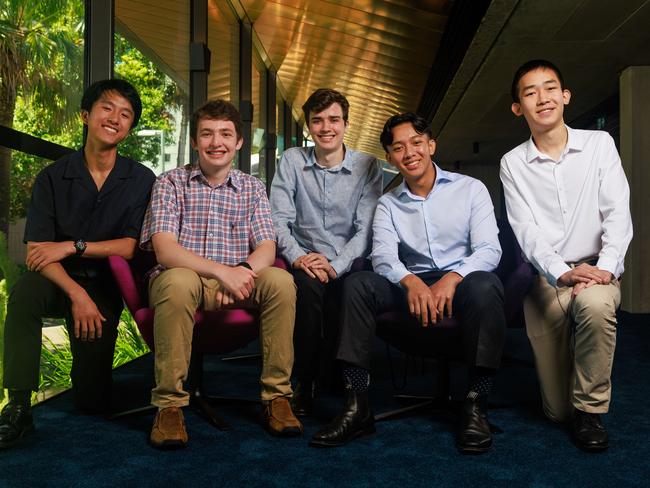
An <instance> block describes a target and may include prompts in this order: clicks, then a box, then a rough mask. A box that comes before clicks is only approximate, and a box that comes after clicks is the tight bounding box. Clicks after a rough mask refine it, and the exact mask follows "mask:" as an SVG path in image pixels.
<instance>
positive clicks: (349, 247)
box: [270, 88, 382, 416]
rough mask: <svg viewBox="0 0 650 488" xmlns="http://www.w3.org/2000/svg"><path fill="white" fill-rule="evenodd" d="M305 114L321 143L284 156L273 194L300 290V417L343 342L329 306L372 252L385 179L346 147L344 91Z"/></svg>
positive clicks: (319, 95)
mask: <svg viewBox="0 0 650 488" xmlns="http://www.w3.org/2000/svg"><path fill="white" fill-rule="evenodd" d="M302 109H303V112H304V114H305V122H306V123H307V128H308V129H309V133H310V135H311V137H312V140H313V141H314V144H315V146H314V147H298V148H291V149H288V150H286V151H285V152H284V154H283V155H282V159H281V160H280V164H279V165H278V169H277V172H276V174H275V177H274V179H273V184H272V186H271V197H270V200H271V208H272V217H273V224H274V226H275V230H276V233H277V235H278V248H279V251H280V254H281V255H282V257H283V258H284V259H286V260H287V262H288V263H289V265H290V266H291V268H292V272H293V276H294V280H295V283H296V285H297V288H298V295H297V303H296V323H295V329H294V350H295V363H294V368H293V376H294V378H295V380H296V385H295V388H294V396H293V400H292V406H293V411H294V413H295V414H296V415H299V416H304V415H308V414H309V413H310V411H311V408H312V404H313V395H314V381H315V380H316V378H317V376H318V374H319V371H318V366H319V364H320V363H327V358H328V356H331V355H332V353H333V351H332V349H333V345H334V341H335V340H336V337H337V330H336V329H337V327H336V325H337V321H338V317H327V313H326V311H327V310H328V309H332V307H327V305H326V304H327V303H328V302H329V303H332V302H333V303H336V302H337V301H338V296H339V295H340V290H341V283H342V282H343V281H344V280H345V278H346V277H347V276H348V274H349V272H350V268H351V266H352V262H353V261H354V259H356V258H358V257H365V256H366V255H367V254H368V251H369V248H370V232H371V224H372V216H373V214H374V211H375V207H376V205H377V199H378V198H379V196H380V195H381V182H382V172H381V167H380V166H379V163H378V162H377V160H376V158H374V157H373V156H370V155H368V154H364V153H360V152H357V151H353V150H351V149H349V148H347V147H346V146H345V145H344V144H343V137H344V135H345V132H346V130H347V128H348V111H349V103H348V101H347V99H346V98H345V97H344V96H343V95H342V94H341V93H339V92H337V91H336V90H332V89H329V88H321V89H318V90H316V91H315V92H314V93H312V94H311V96H310V97H309V98H308V99H307V101H306V102H305V104H304V105H303V107H302ZM332 329H334V330H332ZM327 344H330V347H329V353H328V347H327ZM319 356H321V357H320V358H319ZM321 373H327V371H324V372H321Z"/></svg>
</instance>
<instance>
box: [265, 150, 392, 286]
mask: <svg viewBox="0 0 650 488" xmlns="http://www.w3.org/2000/svg"><path fill="white" fill-rule="evenodd" d="M381 185H382V171H381V166H380V164H379V162H378V161H377V159H376V158H375V157H374V156H370V155H369V154H364V153H361V152H357V151H353V150H351V149H347V148H346V150H345V158H344V159H343V162H342V163H341V164H339V165H337V166H335V167H333V168H325V167H323V166H320V165H319V164H317V163H316V156H315V151H314V148H313V147H307V148H305V147H300V148H298V147H295V148H291V149H287V150H286V151H284V153H283V154H282V158H281V160H280V163H279V165H278V167H277V169H276V173H275V177H274V178H273V183H272V185H271V196H270V201H271V212H272V218H273V225H274V226H275V231H276V233H277V235H278V248H279V251H280V253H281V255H282V257H284V258H285V259H286V260H287V261H288V262H289V264H291V263H293V262H294V261H295V260H296V259H298V258H299V257H300V256H302V255H304V254H306V253H309V252H317V253H320V254H323V255H324V256H325V257H327V259H328V260H329V261H330V264H331V265H332V267H333V268H334V270H335V271H336V274H337V275H338V276H341V275H342V274H343V273H345V272H347V271H348V270H349V269H350V266H351V265H352V261H353V260H354V259H355V258H357V257H359V256H366V255H367V254H368V251H369V249H370V240H371V232H372V217H373V214H374V211H375V207H376V205H377V199H378V198H379V196H380V195H381V190H382V188H381Z"/></svg>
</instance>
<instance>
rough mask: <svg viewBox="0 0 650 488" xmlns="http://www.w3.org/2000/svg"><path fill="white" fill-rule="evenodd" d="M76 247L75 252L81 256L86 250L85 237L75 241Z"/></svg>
mask: <svg viewBox="0 0 650 488" xmlns="http://www.w3.org/2000/svg"><path fill="white" fill-rule="evenodd" d="M74 249H75V251H76V252H75V254H76V255H77V256H81V255H82V254H83V253H84V252H86V241H84V240H83V239H77V240H76V241H74Z"/></svg>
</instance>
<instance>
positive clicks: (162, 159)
mask: <svg viewBox="0 0 650 488" xmlns="http://www.w3.org/2000/svg"><path fill="white" fill-rule="evenodd" d="M115 16H116V31H117V32H116V34H115V76H116V77H118V78H123V79H125V80H127V81H129V82H130V83H132V84H133V85H134V86H135V87H136V88H137V90H138V92H139V93H140V97H141V98H142V117H141V119H140V123H139V124H138V126H137V127H136V129H135V130H134V131H132V132H131V134H130V135H129V137H128V138H127V139H126V140H125V141H124V142H122V144H121V146H120V153H121V154H124V155H126V156H130V157H132V158H133V159H135V160H136V161H140V162H142V163H143V164H145V165H147V166H149V167H151V168H152V169H153V170H154V172H155V173H156V174H159V173H161V172H162V171H166V170H169V169H171V168H173V167H176V166H182V165H183V164H185V163H188V162H189V161H190V159H189V154H190V153H189V151H190V146H189V137H188V129H189V118H188V117H189V64H188V63H189V60H188V55H187V52H188V50H189V47H188V46H189V3H188V2H171V1H162V2H161V3H160V4H159V5H158V6H157V7H156V15H151V3H150V2H147V1H144V0H116V1H115Z"/></svg>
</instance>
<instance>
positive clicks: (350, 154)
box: [305, 144, 356, 173]
mask: <svg viewBox="0 0 650 488" xmlns="http://www.w3.org/2000/svg"><path fill="white" fill-rule="evenodd" d="M307 149H308V153H307V162H306V163H305V166H318V167H322V166H320V165H318V164H317V162H316V146H311V147H309V148H307ZM343 150H344V151H345V152H344V156H343V161H341V164H340V165H337V167H339V168H340V170H341V171H342V170H345V171H346V172H348V173H351V172H352V169H351V166H352V163H353V162H354V160H355V158H356V156H355V152H354V151H352V150H350V149H348V148H347V147H346V146H345V144H343ZM327 169H332V168H327Z"/></svg>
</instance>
